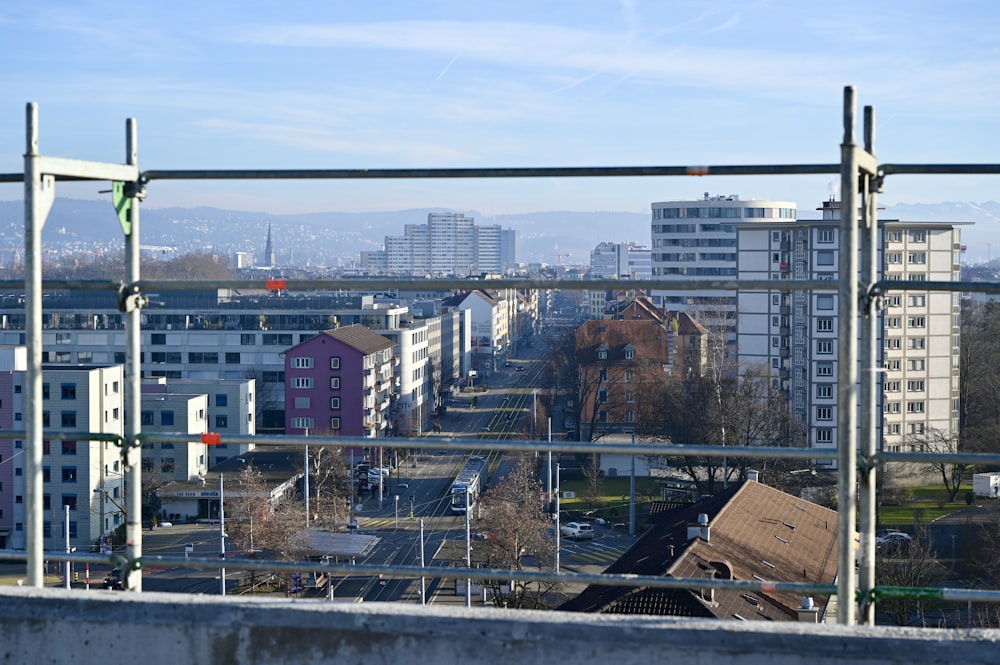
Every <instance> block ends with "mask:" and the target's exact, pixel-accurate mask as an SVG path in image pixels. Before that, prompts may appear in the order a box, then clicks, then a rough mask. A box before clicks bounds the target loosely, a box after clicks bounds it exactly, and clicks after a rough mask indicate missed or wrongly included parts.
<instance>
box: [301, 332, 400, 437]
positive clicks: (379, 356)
mask: <svg viewBox="0 0 1000 665" xmlns="http://www.w3.org/2000/svg"><path fill="white" fill-rule="evenodd" d="M394 349H395V345H394V344H393V343H392V342H391V341H390V340H388V339H386V338H385V337H383V336H382V335H380V334H378V333H376V332H373V331H371V330H369V329H368V328H366V327H364V326H357V325H355V326H347V327H344V328H337V329H335V330H327V331H325V332H322V333H320V334H319V335H316V336H314V337H311V338H310V339H307V340H306V341H304V342H302V343H300V344H297V345H295V346H294V347H292V348H290V349H288V350H287V351H286V352H285V381H286V389H285V431H286V432H287V433H288V434H306V433H313V434H318V435H329V436H337V435H343V436H366V437H369V438H377V437H385V436H386V435H387V434H388V428H389V424H390V421H391V411H390V407H391V403H392V400H393V399H394V397H395V395H396V394H397V392H396V391H397V386H396V378H395V368H396V364H397V363H398V359H397V357H396V355H395V353H394Z"/></svg>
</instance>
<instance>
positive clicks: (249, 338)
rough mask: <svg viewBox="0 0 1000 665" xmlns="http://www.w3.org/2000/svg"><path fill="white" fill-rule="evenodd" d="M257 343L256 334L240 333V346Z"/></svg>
mask: <svg viewBox="0 0 1000 665" xmlns="http://www.w3.org/2000/svg"><path fill="white" fill-rule="evenodd" d="M256 343H257V335H255V334H254V333H241V334H240V346H253V345H255V344H256Z"/></svg>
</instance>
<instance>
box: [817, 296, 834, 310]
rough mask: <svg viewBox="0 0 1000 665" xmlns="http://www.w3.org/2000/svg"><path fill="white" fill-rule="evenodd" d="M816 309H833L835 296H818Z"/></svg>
mask: <svg viewBox="0 0 1000 665" xmlns="http://www.w3.org/2000/svg"><path fill="white" fill-rule="evenodd" d="M816 309H820V310H831V309H833V294H823V295H819V296H816Z"/></svg>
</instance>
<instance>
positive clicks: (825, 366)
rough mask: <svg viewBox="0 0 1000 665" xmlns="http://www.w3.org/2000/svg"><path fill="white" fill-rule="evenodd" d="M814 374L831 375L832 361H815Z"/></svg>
mask: <svg viewBox="0 0 1000 665" xmlns="http://www.w3.org/2000/svg"><path fill="white" fill-rule="evenodd" d="M816 376H833V363H816Z"/></svg>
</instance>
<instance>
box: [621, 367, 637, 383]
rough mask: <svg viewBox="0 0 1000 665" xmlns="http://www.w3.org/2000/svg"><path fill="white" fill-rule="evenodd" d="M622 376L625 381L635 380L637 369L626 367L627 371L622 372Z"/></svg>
mask: <svg viewBox="0 0 1000 665" xmlns="http://www.w3.org/2000/svg"><path fill="white" fill-rule="evenodd" d="M622 378H623V379H624V380H625V381H635V370H634V369H626V370H625V372H624V373H623V374H622Z"/></svg>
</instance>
